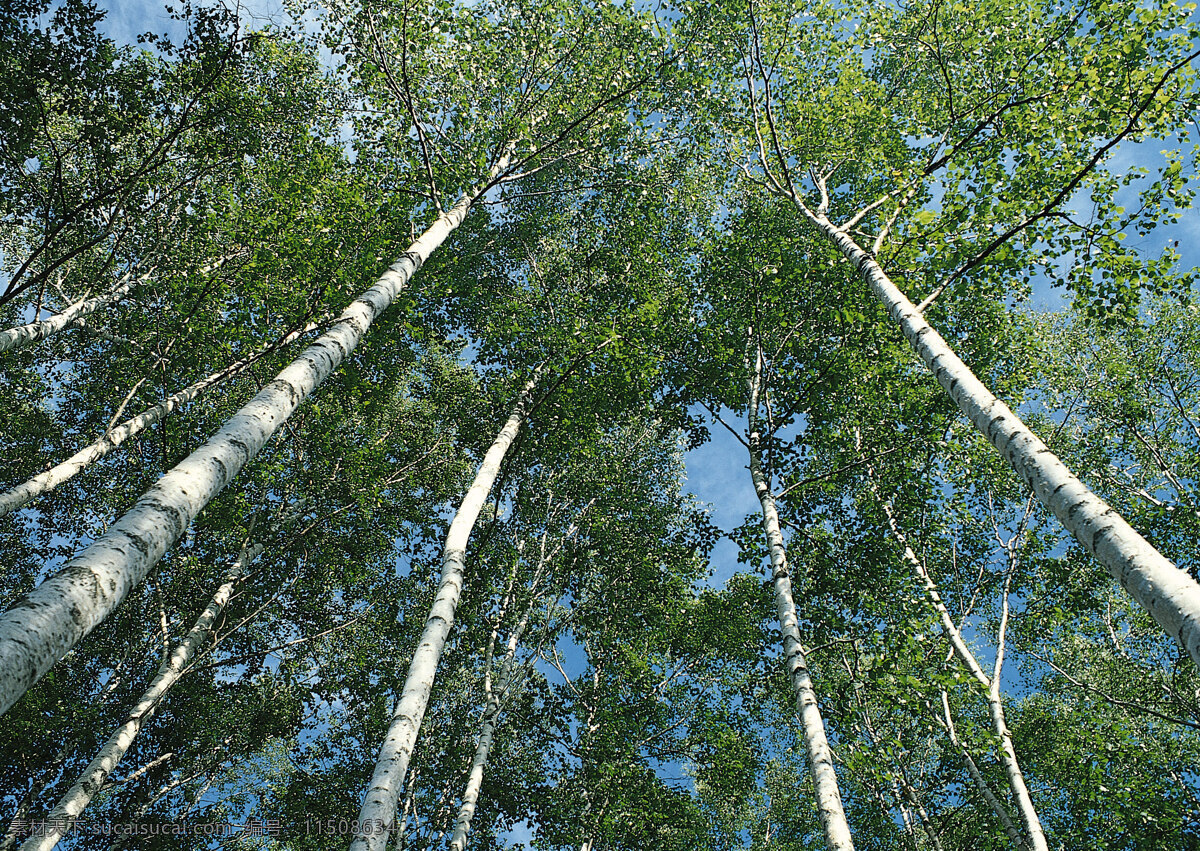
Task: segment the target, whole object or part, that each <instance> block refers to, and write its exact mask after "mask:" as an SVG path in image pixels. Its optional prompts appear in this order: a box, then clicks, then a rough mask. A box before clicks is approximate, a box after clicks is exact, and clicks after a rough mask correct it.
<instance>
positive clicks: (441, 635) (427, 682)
mask: <svg viewBox="0 0 1200 851" xmlns="http://www.w3.org/2000/svg"><path fill="white" fill-rule="evenodd" d="M539 377H540V373H537V372H535V374H534V377H533V379H532V380H531V381H530V382H529V383H528V384H527V385H526V386H525V389H524V390H523V391H522V392H521V395H520V398H519V399H518V401H517V404H516V406H515V407H514V409H513V412H512V415H511V416H509V418H508V422H506V423H505V424H504V428H502V429H501V430H500V433H499V434H498V435H496V439H495V441H493V442H492V445H491V447H490V448H489V449H488V451H487V454H486V455H485V456H484V458H483V463H481V464H480V465H479V471H478V472H477V473H476V474H475V481H474V482H472V483H471V487H470V489H469V490H468V491H467V494H466V496H465V497H463V501H462V503H461V504H460V505H459V507H458V511H457V512H455V514H454V519H453V520H452V521H451V523H450V529H449V531H447V533H446V543H445V546H444V548H443V549H442V577H441V581H440V582H439V584H438V590H437V596H436V597H435V598H434V600H433V605H432V606H431V607H430V609H429V616H428V617H427V618H426V619H425V629H424V631H423V632H422V633H421V641H420V643H419V644H418V645H417V649H416V652H415V653H413V658H412V662H410V663H409V666H408V675H407V676H406V677H405V680H404V689H403V691H402V692H401V694H400V699H399V700H398V701H397V702H396V710H395V713H394V714H393V715H392V721H391V724H390V725H389V726H388V731H387V735H386V737H385V738H384V741H383V746H382V747H381V748H380V750H379V758H378V760H377V761H376V763H375V772H374V774H373V776H372V777H371V784H370V786H369V787H368V788H367V794H366V797H365V798H364V800H363V805H362V811H361V814H360V815H359V824H360V825H363V826H364V832H363V834H362V835H359V836H357V837H355V839H354V841H353V842H352V843H351V844H350V849H351V851H383V849H384V847H385V846H386V843H387V828H390V827H391V825H392V820H393V819H394V818H395V815H396V800H397V799H398V797H399V795H400V791H401V788H402V787H403V785H404V775H405V773H406V772H407V770H408V761H409V759H410V758H411V757H412V750H413V745H414V744H415V742H416V739H417V732H418V730H419V729H420V727H421V720H422V719H423V718H424V716H425V707H426V706H427V705H428V704H429V693H430V691H431V690H432V689H433V680H434V676H435V675H436V674H437V665H438V660H439V659H440V658H441V655H442V648H443V647H445V644H446V638H447V636H448V635H449V634H450V629H451V627H453V626H454V612H455V609H456V608H457V607H458V600H459V597H460V596H461V595H462V581H463V559H464V557H465V555H466V549H467V541H468V540H469V539H470V537H471V530H472V529H474V527H475V521H476V520H477V519H478V517H479V511H480V509H481V508H483V504H484V501H485V500H486V499H487V497H488V494H489V493H491V490H492V484H493V483H494V482H495V481H496V476H497V474H499V472H500V464H501V462H502V461H503V460H504V456H505V455H507V454H508V449H509V447H510V446H511V445H512V442H513V440H514V438H516V436H517V432H518V431H519V430H520V428H521V424H522V423H523V422H524V421H525V417H526V415H527V414H528V413H529V409H530V407H531V404H532V398H533V391H534V388H535V387H536V386H537V381H538V378H539ZM366 825H373V826H375V827H377V828H378V829H372V830H369V831H368V830H366V829H365V826H366Z"/></svg>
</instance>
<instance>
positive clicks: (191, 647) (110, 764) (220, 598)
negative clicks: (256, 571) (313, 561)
mask: <svg viewBox="0 0 1200 851" xmlns="http://www.w3.org/2000/svg"><path fill="white" fill-rule="evenodd" d="M262 549H263V548H262V545H261V544H255V545H254V546H252V547H243V548H242V551H241V553H240V554H239V555H238V557H237V560H236V561H235V562H234V563H233V565H232V566H231V567H230V569H229V572H228V573H227V574H226V575H225V578H224V579H223V580H222V582H221V585H220V586H218V588H217V590H216V592H215V593H214V594H213V596H212V599H211V600H209V603H208V605H207V606H206V607H205V609H204V611H203V612H202V613H201V614H200V617H199V618H198V619H197V620H196V623H195V624H194V625H193V626H192V628H191V630H190V631H189V632H188V634H187V636H186V637H184V639H183V641H181V642H180V643H179V644H178V645H176V647H175V649H174V650H173V651H172V652H171V654H170V655H169V656H168V657H167V658H166V659H164V660H163V662H162V664H161V665H160V666H159V668H158V673H157V674H156V675H155V677H154V679H153V680H151V681H150V685H149V687H148V688H147V689H146V690H145V691H144V692H142V696H141V697H140V698H138V702H137V703H136V704H134V707H133V709H131V710H130V711H129V715H128V716H127V717H126V719H125V723H124V724H122V725H121V726H120V727H118V728H117V729H116V731H115V732H114V733H113V734H112V735H111V736H109V738H108V741H106V742H105V743H104V745H103V746H102V747H101V748H100V752H99V753H97V754H96V756H95V758H94V759H93V760H92V761H91V762H90V763H89V764H88V766H87V768H85V769H84V770H83V773H82V774H80V775H79V778H78V779H77V780H76V781H75V783H74V785H72V786H71V788H70V789H68V790H67V792H66V794H64V795H63V796H62V798H60V799H59V801H58V803H57V804H55V805H54V809H52V810H51V811H50V813H49V815H47V816H46V830H44V831H43V832H42V833H41V834H40V835H37V836H31V837H30V838H29V839H27V840H26V841H25V842H24V843H23V844H22V845H21V851H50V849H52V848H53V847H54V846H55V845H57V844H58V841H59V839H61V838H62V837H63V835H64V834H65V833H66V832H67V831H68V830H70V828H71V825H72V824H74V823H75V820H76V819H78V818H79V814H80V813H82V812H83V810H84V808H85V807H86V806H87V805H88V804H89V803H91V801H92V798H94V797H95V795H96V793H97V792H99V791H100V790H101V789H102V788H104V784H105V782H106V781H107V780H108V778H109V776H110V775H111V774H112V772H113V769H115V768H116V767H117V764H118V763H119V762H120V761H121V759H122V758H123V757H124V756H125V753H126V751H128V750H129V747H130V745H132V744H133V740H134V739H135V738H137V734H138V733H139V732H141V729H142V726H143V725H144V724H145V723H146V722H147V721H148V720H149V719H150V717H151V716H152V715H153V714H154V711H155V709H157V708H158V705H159V703H160V702H161V701H162V699H163V696H164V695H166V693H167V692H168V691H169V690H170V689H171V687H172V686H174V685H175V683H177V682H179V678H180V677H182V676H183V672H184V670H185V669H186V668H187V666H188V664H189V663H190V662H191V661H192V659H193V658H194V657H195V655H196V651H197V650H199V649H200V647H201V646H202V645H203V643H204V641H205V639H206V638H208V635H209V633H210V632H211V631H212V628H213V624H214V623H216V621H217V618H219V617H220V616H221V612H222V611H223V610H224V609H225V605H226V604H227V603H228V602H229V598H230V597H231V596H232V595H233V591H234V588H236V587H237V584H238V583H239V582H241V580H242V579H243V578H244V577H245V575H246V573H247V571H248V570H249V567H250V565H251V563H253V561H254V559H256V558H257V557H258V555H259V553H261V552H262Z"/></svg>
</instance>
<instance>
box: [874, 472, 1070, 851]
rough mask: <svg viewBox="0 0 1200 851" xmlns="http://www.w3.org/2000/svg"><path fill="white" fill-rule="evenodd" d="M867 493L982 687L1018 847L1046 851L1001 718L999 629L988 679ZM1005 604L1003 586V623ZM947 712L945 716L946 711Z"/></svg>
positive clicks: (895, 527) (888, 513) (897, 531)
mask: <svg viewBox="0 0 1200 851" xmlns="http://www.w3.org/2000/svg"><path fill="white" fill-rule="evenodd" d="M871 490H872V491H873V492H874V494H875V498H876V499H877V500H878V501H879V504H880V505H881V506H882V507H883V513H884V516H885V517H887V522H888V527H889V528H890V530H891V533H892V536H893V537H894V538H895V539H896V541H897V543H899V544H900V546H901V548H902V549H903V551H904V561H905V562H907V564H908V566H909V567H910V568H911V569H912V572H913V574H914V575H915V576H916V578H917V581H918V582H920V583H921V586H922V587H923V588H924V589H925V595H926V597H927V598H928V599H929V601H930V603H931V604H932V605H933V608H934V611H936V612H937V615H938V620H939V621H940V622H941V625H942V632H943V633H944V634H945V635H946V638H947V640H948V641H949V642H950V646H951V648H953V650H954V655H955V656H957V657H958V660H959V662H961V663H962V666H963V667H964V668H966V670H967V673H969V674H970V675H971V676H972V677H973V678H974V679H975V680H976V681H977V682H978V683H979V684H980V685H982V686H983V687H984V689H985V690H986V692H987V704H988V717H989V718H990V719H991V722H992V732H994V733H995V734H996V736H997V737H998V738H999V739H1000V761H1001V763H1002V764H1003V766H1004V776H1005V779H1006V780H1007V781H1008V788H1009V791H1011V792H1012V796H1013V800H1015V801H1016V803H1017V812H1018V813H1019V815H1020V817H1021V822H1022V824H1023V825H1024V827H1025V836H1026V837H1027V838H1028V840H1029V841H1028V843H1026V842H1025V841H1024V840H1022V841H1021V842H1019V843H1018V847H1029V848H1031V849H1033V851H1049V847H1048V846H1047V844H1046V835H1045V832H1044V831H1043V830H1042V823H1041V819H1040V818H1039V817H1038V814H1037V809H1036V808H1035V807H1034V805H1033V798H1032V797H1031V796H1030V794H1029V787H1028V786H1027V785H1026V784H1025V774H1024V772H1023V771H1022V770H1021V764H1020V762H1019V761H1018V760H1017V751H1016V748H1014V747H1013V742H1012V733H1011V732H1010V731H1009V729H1008V722H1007V721H1006V720H1005V716H1004V701H1003V700H1002V699H1001V696H1000V676H999V674H1000V670H1001V667H1002V665H1003V664H1004V634H1003V625H1002V627H1001V634H1000V638H999V641H998V645H997V650H996V668H995V673H994V674H993V675H992V676H990V677H989V676H988V675H987V674H986V673H984V670H983V668H982V667H981V666H980V665H979V661H978V660H977V659H976V658H975V654H974V653H972V652H971V649H970V648H969V647H967V643H966V641H964V640H963V637H962V632H961V631H960V630H959V628H958V625H957V624H956V623H955V622H954V618H952V617H951V616H950V611H949V610H948V609H947V608H946V604H945V603H944V602H942V596H941V594H939V593H938V588H937V583H935V582H934V581H933V579H932V577H930V575H929V572H928V571H927V570H926V569H925V565H923V564H922V563H921V559H919V558H918V557H917V554H916V553H915V552H913V549H912V547H911V546H909V544H908V538H907V537H906V536H905V534H904V531H903V530H902V529H901V528H900V524H899V523H898V522H897V521H896V516H895V514H894V512H893V511H892V506H891V505H890V504H889V503H888V502H887V501H886V500H884V499H882V498H881V497H880V496H879V493H878V491H877V490H876V488H875V485H874V483H872V485H871ZM1010 575H1011V573H1010ZM1007 600H1008V595H1007V586H1006V588H1005V605H1004V611H1005V615H1004V621H1005V622H1006V621H1007V612H1008V603H1007ZM947 712H949V709H948V708H947ZM1018 836H1019V835H1018ZM1010 838H1011V837H1010Z"/></svg>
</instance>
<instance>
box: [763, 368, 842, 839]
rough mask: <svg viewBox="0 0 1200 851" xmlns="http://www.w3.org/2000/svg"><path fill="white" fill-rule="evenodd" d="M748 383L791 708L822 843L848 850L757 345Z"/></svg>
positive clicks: (764, 520)
mask: <svg viewBox="0 0 1200 851" xmlns="http://www.w3.org/2000/svg"><path fill="white" fill-rule="evenodd" d="M749 385H750V393H749V395H750V403H749V405H748V407H747V416H748V423H747V425H748V428H749V432H750V440H749V447H750V476H751V478H752V479H753V480H754V490H755V491H756V492H757V493H758V500H759V502H760V503H761V505H762V515H763V531H764V532H765V533H766V536H767V546H768V547H769V548H770V553H771V578H772V581H773V583H774V586H775V609H776V612H777V613H778V616H779V629H780V632H781V633H782V634H783V653H784V658H785V660H786V665H787V669H788V673H789V675H790V679H791V681H792V690H793V691H794V692H795V694H796V709H797V711H798V712H799V714H800V726H801V728H802V730H803V733H804V744H805V746H806V748H807V750H808V765H809V769H810V771H811V772H812V778H813V791H814V794H815V796H816V805H817V813H818V815H819V816H820V818H821V828H822V829H823V830H824V832H825V846H826V847H827V848H829V849H830V851H853V848H854V840H853V839H852V838H851V836H850V825H849V824H848V823H847V822H846V813H845V811H844V810H843V809H842V796H841V792H840V791H839V789H838V781H837V773H836V772H835V771H834V767H833V753H832V751H831V750H830V748H829V740H828V739H827V738H826V737H825V722H824V721H823V720H822V719H821V710H820V708H819V707H818V706H817V694H816V691H815V690H814V688H813V684H812V678H811V677H810V676H809V673H808V663H807V661H806V660H805V658H804V648H803V647H802V646H801V644H800V628H799V626H798V624H797V622H796V603H795V600H793V598H792V581H791V578H790V576H789V571H788V563H787V551H786V549H785V548H784V545H783V533H782V532H781V531H780V528H779V514H778V512H777V511H776V509H775V498H774V497H773V496H772V495H771V489H770V487H769V486H768V484H767V478H766V476H765V475H764V473H763V468H762V448H761V437H760V435H759V432H758V406H759V394H760V392H761V389H762V387H761V385H762V354H761V352H760V351H759V350H758V348H757V347H755V349H754V368H753V369H752V370H751V371H750V378H749Z"/></svg>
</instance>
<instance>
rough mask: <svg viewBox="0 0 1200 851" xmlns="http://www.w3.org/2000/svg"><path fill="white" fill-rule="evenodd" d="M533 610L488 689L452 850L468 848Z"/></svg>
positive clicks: (512, 638) (513, 638)
mask: <svg viewBox="0 0 1200 851" xmlns="http://www.w3.org/2000/svg"><path fill="white" fill-rule="evenodd" d="M532 612H533V603H532V602H531V603H530V604H529V608H527V609H526V610H525V615H524V616H523V617H522V618H521V622H520V624H519V625H518V626H517V628H516V629H515V630H514V631H513V634H512V635H510V636H509V637H508V647H507V648H506V650H505V653H504V659H503V661H502V662H501V663H500V676H499V677H497V679H496V686H495V688H489V689H487V703H486V705H485V706H484V710H483V720H482V721H481V722H480V724H479V738H478V740H477V741H476V743H475V756H474V757H473V758H472V760H471V771H470V773H469V774H468V775H467V786H466V789H464V790H463V797H462V804H461V805H460V806H459V808H458V817H457V818H456V819H455V821H454V834H453V835H452V836H451V837H450V846H449V848H450V851H465V849H466V847H467V833H468V831H470V829H471V819H473V818H474V817H475V808H476V806H478V804H479V790H480V788H481V787H482V786H483V769H484V767H485V766H486V765H487V760H488V754H489V753H491V750H492V741H493V739H494V737H495V734H496V725H497V724H498V723H499V719H500V710H501V709H503V708H504V704H505V702H506V701H507V700H508V698H509V696H510V692H511V691H512V690H513V689H514V688H517V690H518V691H519V685H518V684H517V679H518V678H517V677H514V666H515V665H516V657H517V645H518V644H519V643H520V641H521V636H522V635H523V634H524V632H525V628H526V626H528V625H529V616H530V615H531V614H532Z"/></svg>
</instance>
